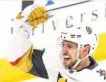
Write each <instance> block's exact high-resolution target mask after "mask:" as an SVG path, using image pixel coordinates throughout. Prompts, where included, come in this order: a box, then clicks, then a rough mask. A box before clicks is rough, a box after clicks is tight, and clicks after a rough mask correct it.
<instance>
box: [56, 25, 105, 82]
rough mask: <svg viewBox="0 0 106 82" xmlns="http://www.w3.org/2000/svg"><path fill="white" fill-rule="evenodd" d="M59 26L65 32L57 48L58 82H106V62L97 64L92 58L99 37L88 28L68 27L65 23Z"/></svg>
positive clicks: (62, 32) (61, 34)
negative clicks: (58, 63)
mask: <svg viewBox="0 0 106 82" xmlns="http://www.w3.org/2000/svg"><path fill="white" fill-rule="evenodd" d="M59 26H60V27H61V28H63V30H62V31H61V33H60V37H59V39H58V47H57V48H58V50H59V55H60V57H59V59H60V65H59V69H58V70H59V71H60V73H59V75H58V81H62V82H105V81H106V61H102V62H101V63H97V62H96V61H95V59H94V58H93V57H92V56H91V54H92V53H93V52H94V51H95V49H96V46H97V43H98V37H97V35H96V34H95V33H94V32H93V31H92V29H91V28H90V27H88V26H86V27H78V28H77V27H68V26H67V25H66V24H65V23H61V24H60V25H59ZM62 77H63V78H62Z"/></svg>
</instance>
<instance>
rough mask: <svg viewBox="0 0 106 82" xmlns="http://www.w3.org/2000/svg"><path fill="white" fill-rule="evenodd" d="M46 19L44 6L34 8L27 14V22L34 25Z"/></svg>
mask: <svg viewBox="0 0 106 82" xmlns="http://www.w3.org/2000/svg"><path fill="white" fill-rule="evenodd" d="M46 20H47V12H46V9H45V8H44V7H37V8H35V9H34V10H33V11H32V12H31V13H30V15H29V16H28V21H29V23H30V24H31V25H32V26H34V27H36V25H38V24H40V23H44V22H45V21H46Z"/></svg>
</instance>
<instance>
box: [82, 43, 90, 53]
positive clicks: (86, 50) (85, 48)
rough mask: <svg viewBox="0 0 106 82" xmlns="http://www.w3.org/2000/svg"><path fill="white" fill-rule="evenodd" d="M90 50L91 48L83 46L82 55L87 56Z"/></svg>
mask: <svg viewBox="0 0 106 82" xmlns="http://www.w3.org/2000/svg"><path fill="white" fill-rule="evenodd" d="M90 48H91V46H90V45H89V44H87V45H85V46H84V50H83V53H84V55H87V54H89V52H90Z"/></svg>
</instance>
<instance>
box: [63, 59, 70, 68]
mask: <svg viewBox="0 0 106 82" xmlns="http://www.w3.org/2000/svg"><path fill="white" fill-rule="evenodd" d="M71 65H72V61H71V60H67V61H64V66H65V67H70V66H71Z"/></svg>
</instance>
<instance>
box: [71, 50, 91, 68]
mask: <svg viewBox="0 0 106 82" xmlns="http://www.w3.org/2000/svg"><path fill="white" fill-rule="evenodd" d="M79 51H80V49H77V62H76V63H75V65H74V66H73V67H72V68H73V69H74V68H76V67H77V66H78V65H79V64H80V62H81V61H83V60H84V59H86V58H88V57H89V56H90V54H88V55H86V56H85V57H84V58H82V59H80V58H79V55H80V53H79Z"/></svg>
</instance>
